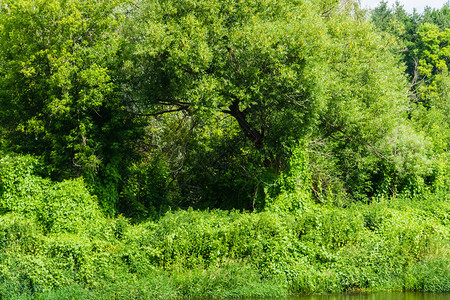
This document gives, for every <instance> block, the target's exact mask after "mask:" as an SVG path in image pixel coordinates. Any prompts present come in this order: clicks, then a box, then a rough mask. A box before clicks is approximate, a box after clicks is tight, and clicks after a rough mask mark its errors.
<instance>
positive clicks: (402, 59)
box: [0, 0, 450, 219]
mask: <svg viewBox="0 0 450 300" xmlns="http://www.w3.org/2000/svg"><path fill="white" fill-rule="evenodd" d="M449 13H450V9H449V6H448V5H446V6H444V7H443V8H442V9H439V10H431V9H427V10H425V12H424V13H423V14H417V13H414V14H408V13H406V12H405V11H404V10H403V8H402V7H401V6H398V5H397V6H395V7H393V8H390V7H388V6H387V4H386V3H385V2H382V3H381V4H380V6H379V7H378V8H376V9H375V10H374V11H373V12H371V14H368V13H367V12H364V11H362V10H361V9H359V8H358V4H357V2H353V1H337V0H321V1H287V0H286V1H271V0H254V1H219V0H217V1H202V0H199V1H188V0H186V1H184V0H183V1H171V0H167V1H151V0H139V1H131V0H115V1H88V0H73V1H61V0H51V1H43V0H42V1H41V0H14V1H8V0H6V1H2V2H1V11H0V17H1V18H0V87H1V88H0V106H1V110H0V123H1V141H2V151H3V152H4V153H19V154H32V155H34V156H36V157H38V158H39V159H40V160H41V161H42V162H43V164H44V166H45V168H44V169H45V171H43V172H44V173H45V174H43V176H44V177H48V178H50V179H52V180H56V181H62V180H64V179H70V178H78V177H83V178H84V180H85V182H86V184H87V186H88V187H89V190H90V191H91V193H93V194H95V195H96V196H97V197H98V201H99V203H100V206H101V207H102V208H103V210H104V211H105V212H106V213H107V214H110V215H115V214H117V213H123V214H125V215H128V216H132V217H135V218H137V219H141V218H147V217H149V216H157V215H158V214H159V212H162V211H164V210H166V209H167V208H169V207H174V208H185V207H194V208H225V209H229V208H237V209H247V210H255V209H256V210H263V209H264V208H265V207H267V205H269V206H270V205H272V204H270V203H271V202H274V201H276V200H275V198H277V197H278V195H280V194H282V190H283V188H282V184H281V183H280V180H281V179H280V178H289V177H290V176H291V177H294V178H291V180H292V184H291V186H292V187H293V186H297V187H296V188H300V189H301V190H302V193H304V197H306V198H312V199H315V201H317V202H331V203H335V204H337V205H340V206H345V205H347V204H348V203H351V202H353V201H363V202H370V201H371V199H373V198H374V197H378V196H382V195H396V194H399V193H410V194H415V193H422V192H424V191H427V190H430V191H435V190H437V189H446V188H447V187H448V186H449V174H450V172H449V161H450V159H449V147H448V146H449V141H450V129H449V121H450V119H449V108H450V106H449V105H450V104H449V100H448V99H449V82H450V81H449V73H448V63H449V51H450V46H449V39H450V29H449V27H448V20H449ZM299 170H300V171H299ZM301 170H303V171H301ZM296 176H297V177H298V178H297V177H296ZM286 180H287V179H286ZM300 198H301V197H300ZM289 201H294V202H299V201H300V200H298V199H297V200H289ZM300 202H301V201H300ZM286 205H287V207H291V206H296V205H297V206H298V205H299V203H296V204H295V203H291V204H286Z"/></svg>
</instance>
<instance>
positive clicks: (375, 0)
mask: <svg viewBox="0 0 450 300" xmlns="http://www.w3.org/2000/svg"><path fill="white" fill-rule="evenodd" d="M395 1H396V0H388V3H389V6H392V4H394V3H395ZM398 1H399V2H400V4H401V5H403V7H404V8H405V10H406V11H407V12H410V13H412V12H413V9H414V8H415V9H417V12H419V13H422V12H423V9H424V8H425V7H426V6H429V7H431V8H442V6H444V4H445V3H447V2H448V0H398ZM360 2H361V7H362V8H375V7H377V6H378V4H380V2H381V0H360Z"/></svg>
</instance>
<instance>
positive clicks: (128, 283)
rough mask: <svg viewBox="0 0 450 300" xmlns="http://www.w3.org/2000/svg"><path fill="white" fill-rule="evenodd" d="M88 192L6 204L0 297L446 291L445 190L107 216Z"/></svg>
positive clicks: (449, 274) (449, 277) (0, 219)
mask: <svg viewBox="0 0 450 300" xmlns="http://www.w3.org/2000/svg"><path fill="white" fill-rule="evenodd" d="M65 184H66V186H65V190H66V191H71V190H70V188H71V187H72V188H73V187H74V186H73V185H74V184H75V185H77V187H78V188H80V186H82V182H66V183H65ZM80 195H81V196H83V193H78V194H77V193H74V192H73V190H72V192H71V193H68V194H66V195H65V202H64V203H65V204H64V213H59V212H61V211H60V210H59V209H60V208H61V206H59V205H63V204H62V203H59V204H58V203H57V202H53V205H52V206H47V207H46V208H45V209H43V210H42V211H41V212H37V210H35V211H34V212H33V211H27V212H21V213H19V212H9V213H6V214H3V215H1V216H0V262H1V265H2V266H1V268H0V295H1V298H8V299H9V298H17V297H18V298H21V299H22V298H23V299H31V298H32V299H64V298H73V297H76V298H79V299H141V298H149V299H150V298H157V297H161V298H173V297H181V296H192V297H195V296H201V297H216V296H217V297H233V296H257V295H258V296H279V295H287V294H291V293H298V292H300V293H324V292H342V291H360V290H417V291H435V292H444V291H447V292H448V291H450V268H449V266H450V244H449V240H450V234H449V226H450V222H449V213H450V199H449V197H448V195H437V194H435V195H429V196H421V197H416V198H406V197H398V198H391V199H379V200H378V201H373V203H371V204H352V205H349V206H348V207H346V208H339V207H336V206H326V205H325V206H324V205H319V204H314V203H306V204H305V205H304V207H303V208H302V209H299V210H298V211H297V212H295V213H273V212H261V213H246V212H237V211H220V210H212V211H194V210H187V211H181V210H180V211H174V212H169V213H167V214H166V215H164V216H163V217H162V218H160V219H159V220H157V221H148V222H144V223H140V224H130V223H129V221H128V220H127V219H125V218H115V219H109V218H105V217H103V216H102V215H101V214H100V213H98V211H97V209H96V208H95V205H94V204H93V202H92V203H91V202H90V201H89V199H84V201H81V199H78V198H77V197H80ZM84 196H86V195H84ZM49 197H51V196H49ZM71 197H72V200H73V201H78V202H77V203H78V204H79V205H78V206H76V205H72V206H71V204H74V203H75V202H73V203H71V202H70V199H71ZM91 200H92V199H91ZM43 211H46V212H47V217H45V216H44V215H43V214H42V212H43ZM77 211H85V212H87V213H88V214H90V215H88V214H85V215H84V216H83V218H84V220H80V219H77V218H79V216H77V214H76V212H77ZM64 224H66V225H70V224H71V225H70V226H65V225H64ZM74 224H77V226H76V227H72V225H74Z"/></svg>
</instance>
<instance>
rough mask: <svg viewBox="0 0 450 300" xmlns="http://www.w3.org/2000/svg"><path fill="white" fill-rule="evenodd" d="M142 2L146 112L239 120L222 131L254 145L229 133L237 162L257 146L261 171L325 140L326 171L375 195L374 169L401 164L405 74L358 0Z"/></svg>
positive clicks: (136, 64)
mask: <svg viewBox="0 0 450 300" xmlns="http://www.w3.org/2000/svg"><path fill="white" fill-rule="evenodd" d="M135 7H137V9H136V11H135V12H134V13H131V14H132V15H133V18H132V19H131V20H132V21H130V24H132V28H129V31H128V34H129V40H130V41H131V43H132V44H133V45H134V49H133V53H134V54H133V57H132V58H131V59H130V61H129V64H128V68H127V69H126V70H125V71H126V72H128V74H129V78H130V85H131V86H132V88H130V92H129V97H130V98H131V99H133V100H134V102H135V103H136V106H135V107H134V109H135V111H136V112H137V113H147V114H149V115H152V114H153V115H155V114H156V115H161V114H165V113H174V112H179V111H185V112H187V113H188V114H189V115H190V116H192V117H193V118H196V119H201V120H205V119H210V118H211V117H212V116H218V115H222V117H223V118H225V119H226V117H227V116H228V117H231V119H232V120H233V124H230V123H229V122H227V123H225V122H224V121H222V124H224V126H223V127H222V128H221V132H223V131H227V130H229V135H232V136H240V137H242V138H243V139H244V140H246V141H247V143H236V139H231V138H230V141H231V144H229V145H228V146H227V147H228V148H229V147H230V146H231V147H233V146H234V148H235V149H237V151H235V152H233V153H232V154H231V156H232V159H230V162H231V163H233V162H232V161H233V160H234V161H236V159H235V157H236V156H238V155H242V156H246V155H249V153H258V154H259V155H260V160H259V161H260V163H259V165H258V168H260V169H266V168H269V169H272V170H275V171H276V172H280V171H283V170H284V169H285V166H284V164H283V162H285V161H287V160H288V157H289V154H290V149H292V148H291V147H293V146H294V145H297V144H298V141H300V140H303V139H309V140H314V141H316V142H318V143H316V145H317V144H320V146H319V147H318V149H319V150H320V149H328V150H327V151H331V152H330V153H328V152H327V153H324V155H325V156H327V155H328V156H332V158H331V159H330V161H333V163H330V164H332V165H333V168H334V169H335V170H334V171H327V170H324V172H328V173H330V172H335V173H336V174H334V175H335V177H337V178H338V181H341V182H344V185H345V184H346V185H348V186H350V185H351V184H357V185H359V186H358V188H357V190H360V192H361V193H366V192H367V191H368V190H369V189H370V190H371V191H370V193H373V189H375V187H374V186H370V187H368V185H369V182H370V181H371V180H373V179H374V178H373V176H372V175H371V174H373V173H374V170H376V169H379V168H380V166H379V165H380V164H382V161H387V164H388V165H391V164H393V163H394V161H393V160H392V159H388V157H391V154H392V153H393V152H396V151H397V150H398V149H397V148H396V146H392V147H391V146H389V147H387V144H389V143H390V142H392V143H393V144H395V143H397V140H395V138H389V137H392V136H398V135H399V134H397V133H395V128H397V127H399V126H398V125H399V124H400V123H402V122H403V121H404V120H405V116H406V110H407V97H406V96H407V88H406V80H405V78H404V76H403V75H402V73H403V69H402V67H401V66H400V64H399V63H398V58H397V57H395V56H393V55H392V53H391V52H389V51H388V48H387V47H386V46H387V42H388V41H384V40H383V39H382V38H381V37H380V36H379V35H378V34H377V33H376V31H375V30H374V28H373V27H372V26H371V25H370V24H369V23H368V22H366V21H365V20H364V18H363V17H362V14H363V12H362V11H360V10H358V8H357V5H355V4H354V2H353V1H333V0H331V1H308V0H303V1H300V0H299V1H292V0H290V1H288V0H285V1H272V0H247V1H220V0H216V1H171V0H165V1H152V0H143V1H138V2H136V3H135ZM228 120H229V119H228ZM218 122H221V121H218ZM200 123H201V122H200ZM207 123H208V122H205V124H207ZM225 124H226V125H225ZM401 126H404V127H408V128H409V125H407V124H406V123H404V124H403V125H401ZM401 126H400V127H401ZM202 129H203V130H204V129H205V128H204V127H202V128H200V129H199V130H202ZM236 129H238V130H236ZM405 130H406V129H405ZM408 130H409V129H408ZM411 134H413V135H414V133H411ZM222 136H223V133H222ZM416 138H417V139H418V140H421V137H416ZM393 140H395V141H393ZM419 143H420V142H419ZM406 148H407V147H406ZM318 149H317V148H314V147H313V146H311V151H314V152H317V151H316V150H318ZM205 160H207V158H203V159H202V161H205ZM214 163H215V162H212V165H213V164H214ZM398 164H402V162H399V163H398ZM319 166H320V164H319V163H317V164H315V167H319ZM222 167H223V166H222ZM225 167H226V166H225ZM204 169H208V168H207V167H205V168H204ZM256 169H257V168H256ZM212 173H213V174H217V172H216V173H214V172H212ZM247 175H249V178H250V180H249V181H251V180H254V177H257V175H255V173H250V174H247ZM328 175H329V174H328ZM328 175H324V176H322V177H320V178H316V180H317V181H321V182H323V181H326V180H328V179H326V178H325V177H327V176H328ZM360 175H361V176H360ZM358 176H360V177H361V178H358ZM381 176H382V175H381ZM328 177H330V176H328ZM224 178H225V177H224ZM230 180H233V179H230ZM383 180H384V179H380V181H383ZM249 181H247V182H246V183H247V184H248V182H249ZM319 185H321V186H324V185H325V186H326V184H323V183H320V184H319ZM255 188H256V187H255Z"/></svg>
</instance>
